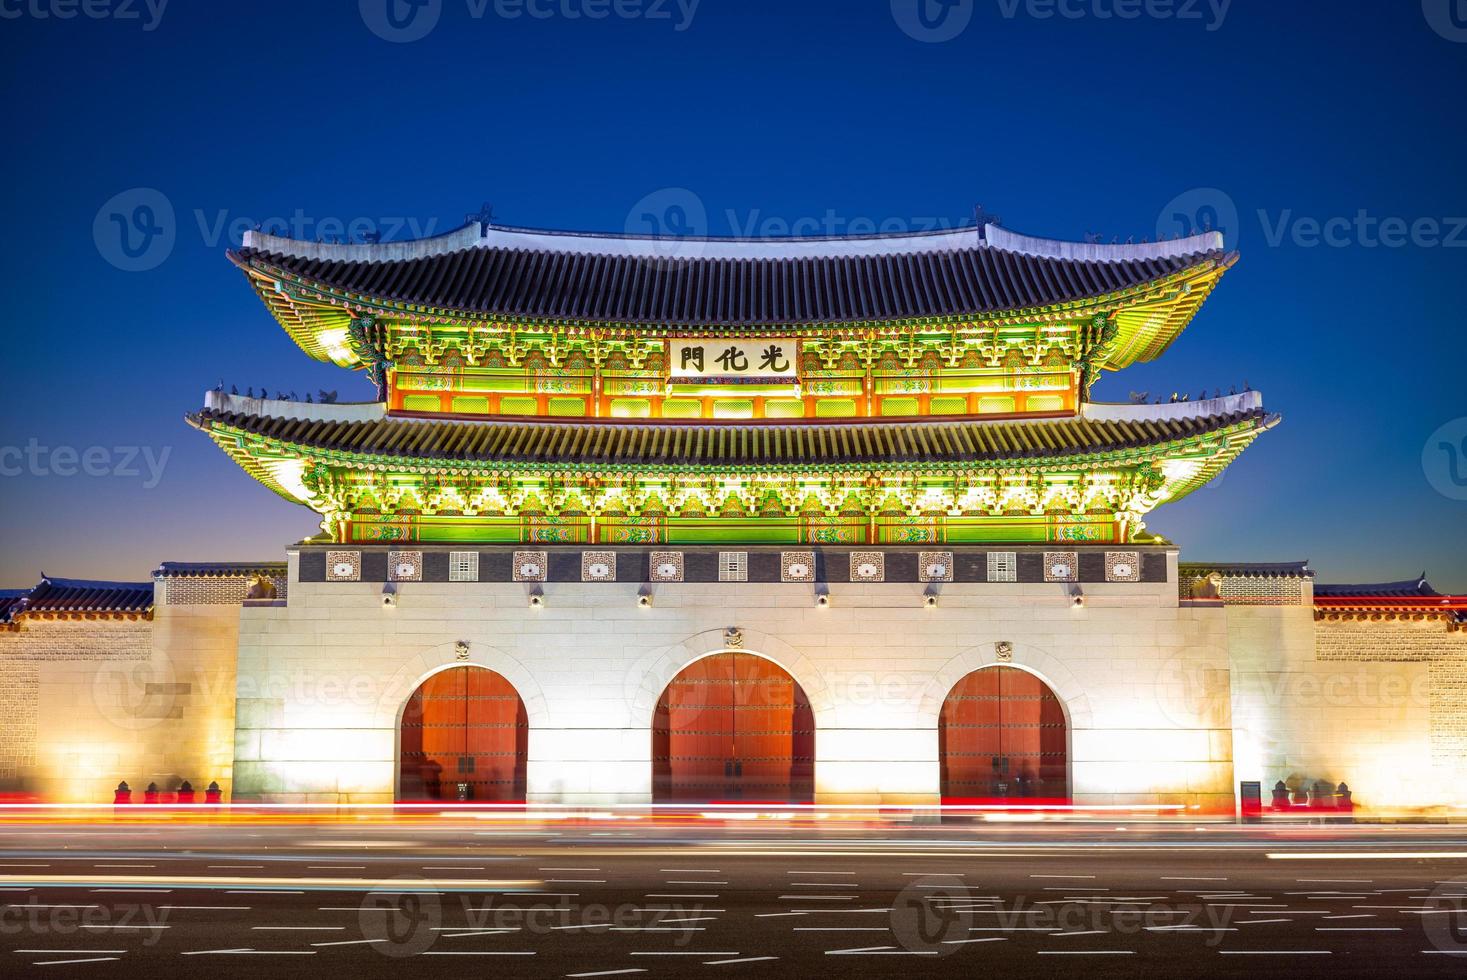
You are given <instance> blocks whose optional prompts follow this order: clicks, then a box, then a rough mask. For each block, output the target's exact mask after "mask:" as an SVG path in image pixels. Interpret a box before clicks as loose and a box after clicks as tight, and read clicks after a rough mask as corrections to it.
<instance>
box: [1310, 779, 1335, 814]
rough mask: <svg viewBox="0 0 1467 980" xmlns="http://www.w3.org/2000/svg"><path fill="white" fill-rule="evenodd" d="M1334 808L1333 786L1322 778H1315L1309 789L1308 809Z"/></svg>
mask: <svg viewBox="0 0 1467 980" xmlns="http://www.w3.org/2000/svg"><path fill="white" fill-rule="evenodd" d="M1334 808H1335V788H1334V787H1333V786H1331V785H1330V784H1329V783H1327V782H1325V781H1324V780H1323V779H1316V780H1315V781H1314V785H1313V786H1312V787H1310V790H1309V809H1311V810H1333V809H1334Z"/></svg>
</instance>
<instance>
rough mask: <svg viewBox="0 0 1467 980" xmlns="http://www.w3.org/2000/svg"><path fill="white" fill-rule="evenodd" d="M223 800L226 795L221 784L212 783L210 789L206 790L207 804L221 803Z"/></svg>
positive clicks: (205, 798)
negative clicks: (221, 788)
mask: <svg viewBox="0 0 1467 980" xmlns="http://www.w3.org/2000/svg"><path fill="white" fill-rule="evenodd" d="M223 799H224V794H223V792H221V791H220V789H219V784H218V783H217V782H211V783H210V784H209V788H208V789H206V790H204V802H205V803H219V802H221V801H222V800H223Z"/></svg>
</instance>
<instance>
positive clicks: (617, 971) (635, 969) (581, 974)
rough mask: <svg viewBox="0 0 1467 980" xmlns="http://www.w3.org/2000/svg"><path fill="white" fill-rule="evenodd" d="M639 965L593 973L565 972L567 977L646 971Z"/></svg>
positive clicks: (606, 975)
mask: <svg viewBox="0 0 1467 980" xmlns="http://www.w3.org/2000/svg"><path fill="white" fill-rule="evenodd" d="M646 972H647V971H646V970H644V969H642V968H641V967H636V968H634V969H631V970H597V971H596V972H595V973H567V974H566V976H567V977H615V976H620V975H621V974H623V973H646Z"/></svg>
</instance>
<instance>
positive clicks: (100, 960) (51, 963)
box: [32, 956, 120, 966]
mask: <svg viewBox="0 0 1467 980" xmlns="http://www.w3.org/2000/svg"><path fill="white" fill-rule="evenodd" d="M118 959H120V957H117V956H98V957H95V958H92V959H85V960H37V961H36V962H35V963H33V964H32V966H66V965H67V964H70V963H115V962H117V960H118Z"/></svg>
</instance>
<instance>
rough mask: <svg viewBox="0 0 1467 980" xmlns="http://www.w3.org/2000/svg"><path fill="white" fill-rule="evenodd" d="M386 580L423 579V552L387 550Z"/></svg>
mask: <svg viewBox="0 0 1467 980" xmlns="http://www.w3.org/2000/svg"><path fill="white" fill-rule="evenodd" d="M387 580H388V581H389V582H421V581H423V553H422V552H421V551H389V552H388V553H387Z"/></svg>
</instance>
